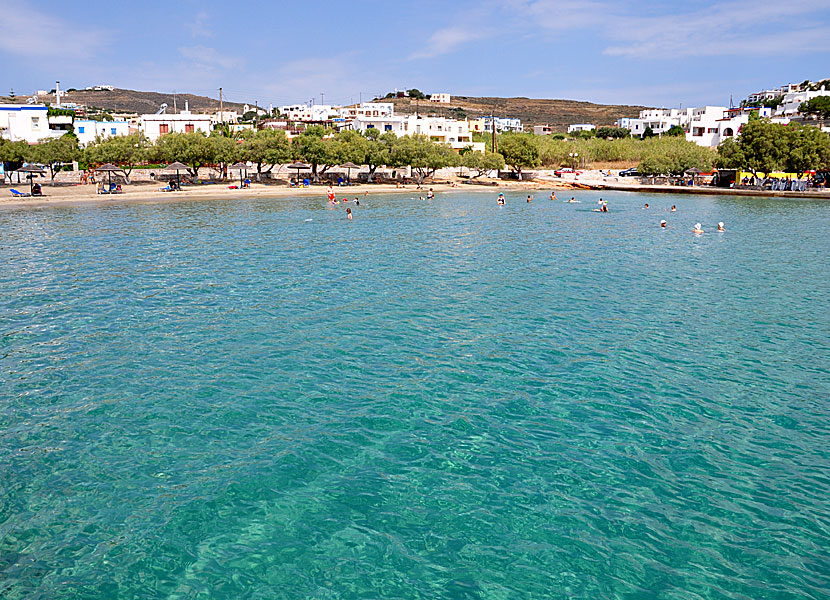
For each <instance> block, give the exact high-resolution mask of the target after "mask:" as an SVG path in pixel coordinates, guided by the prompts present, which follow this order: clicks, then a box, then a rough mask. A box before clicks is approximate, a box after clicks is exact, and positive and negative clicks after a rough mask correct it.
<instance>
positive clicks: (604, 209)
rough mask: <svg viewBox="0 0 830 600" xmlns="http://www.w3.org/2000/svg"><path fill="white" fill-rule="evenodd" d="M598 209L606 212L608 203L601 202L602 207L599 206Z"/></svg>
mask: <svg viewBox="0 0 830 600" xmlns="http://www.w3.org/2000/svg"><path fill="white" fill-rule="evenodd" d="M599 211H600V212H608V205H607V204H603V205H602V208H601V209H599Z"/></svg>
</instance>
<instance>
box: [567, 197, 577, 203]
mask: <svg viewBox="0 0 830 600" xmlns="http://www.w3.org/2000/svg"><path fill="white" fill-rule="evenodd" d="M575 202H576V198H574V197H573V196H571V199H570V200H568V204H574V203H575Z"/></svg>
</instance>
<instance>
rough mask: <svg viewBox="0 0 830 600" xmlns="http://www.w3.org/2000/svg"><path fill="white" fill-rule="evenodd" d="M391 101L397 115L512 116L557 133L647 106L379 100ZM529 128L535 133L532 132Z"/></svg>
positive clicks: (607, 121) (467, 98)
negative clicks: (573, 124) (440, 102)
mask: <svg viewBox="0 0 830 600" xmlns="http://www.w3.org/2000/svg"><path fill="white" fill-rule="evenodd" d="M377 101H378V102H392V103H393V104H394V105H395V113H396V114H402V115H408V114H412V113H414V112H415V111H418V112H420V113H421V114H434V115H438V116H444V117H463V116H465V115H466V116H467V117H470V118H475V117H480V116H488V115H491V114H493V113H495V115H496V116H497V117H512V118H519V119H521V120H522V124H523V125H525V126H530V128H532V127H533V125H550V126H551V127H553V128H554V129H556V130H557V131H567V129H568V125H570V124H572V123H593V124H594V125H598V126H599V125H613V124H614V122H615V121H616V120H617V119H619V118H621V117H636V116H637V115H638V114H639V112H640V111H641V110H644V109H645V108H647V107H645V106H629V105H625V104H593V103H591V102H579V101H576V100H548V99H543V98H489V97H483V98H475V97H472V96H453V97H452V102H451V103H450V104H434V103H432V102H429V101H426V100H420V101H415V100H411V99H409V98H393V99H391V100H386V99H383V100H377ZM530 128H528V129H526V131H527V130H530V131H532V129H530Z"/></svg>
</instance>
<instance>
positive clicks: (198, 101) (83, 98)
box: [0, 88, 243, 114]
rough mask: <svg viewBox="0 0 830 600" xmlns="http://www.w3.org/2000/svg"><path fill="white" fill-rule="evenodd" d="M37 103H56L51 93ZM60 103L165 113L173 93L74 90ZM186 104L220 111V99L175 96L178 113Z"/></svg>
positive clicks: (19, 99)
mask: <svg viewBox="0 0 830 600" xmlns="http://www.w3.org/2000/svg"><path fill="white" fill-rule="evenodd" d="M38 100H39V101H40V102H48V103H50V104H55V102H56V99H55V96H54V94H50V95H47V96H40V97H38ZM61 100H62V101H63V102H75V103H77V104H83V105H85V106H88V107H94V108H101V109H105V110H107V111H110V112H132V113H138V114H147V113H154V112H156V111H157V110H158V109H159V107H160V106H161V104H162V103H166V104H167V106H168V109H167V112H168V113H172V112H173V94H163V93H159V92H140V91H137V90H122V89H118V88H116V89H114V90H112V91H106V90H101V91H93V90H89V91H86V90H77V91H71V92H67V93H66V94H64V93H61ZM25 101H26V96H17V97H16V98H15V99H14V100H12V99H10V98H8V97H0V102H17V103H20V102H25ZM185 102H187V103H188V104H189V106H190V110H191V111H193V112H196V113H201V112H215V111H217V110H219V100H218V99H214V98H208V97H207V96H196V95H194V94H176V106H177V108H178V109H179V110H183V109H184V105H185ZM224 105H225V110H237V111H241V110H242V106H243V105H242V104H236V103H233V102H227V101H225V103H224Z"/></svg>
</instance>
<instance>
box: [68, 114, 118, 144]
mask: <svg viewBox="0 0 830 600" xmlns="http://www.w3.org/2000/svg"><path fill="white" fill-rule="evenodd" d="M74 128H75V135H76V136H77V137H78V144H79V145H80V146H86V145H87V144H89V143H90V142H94V141H95V140H96V138H99V137H100V138H108V137H115V136H117V135H129V134H130V124H129V123H128V122H126V121H92V120H90V119H76V120H75V123H74Z"/></svg>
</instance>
